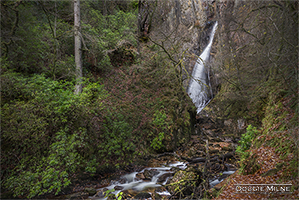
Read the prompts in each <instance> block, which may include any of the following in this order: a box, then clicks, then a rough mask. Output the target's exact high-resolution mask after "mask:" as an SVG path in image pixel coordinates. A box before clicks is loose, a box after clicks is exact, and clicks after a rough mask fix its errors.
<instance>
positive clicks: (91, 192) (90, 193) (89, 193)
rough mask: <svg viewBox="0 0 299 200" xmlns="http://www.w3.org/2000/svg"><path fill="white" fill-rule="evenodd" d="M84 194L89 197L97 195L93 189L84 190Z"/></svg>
mask: <svg viewBox="0 0 299 200" xmlns="http://www.w3.org/2000/svg"><path fill="white" fill-rule="evenodd" d="M84 192H86V193H88V195H89V196H93V195H95V194H96V193H97V191H96V189H95V188H85V189H84Z"/></svg>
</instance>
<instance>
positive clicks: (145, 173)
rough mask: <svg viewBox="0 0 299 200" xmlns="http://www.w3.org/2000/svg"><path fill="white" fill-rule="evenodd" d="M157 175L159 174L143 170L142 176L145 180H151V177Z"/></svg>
mask: <svg viewBox="0 0 299 200" xmlns="http://www.w3.org/2000/svg"><path fill="white" fill-rule="evenodd" d="M157 174H159V172H157V171H154V170H147V169H146V170H144V172H143V175H144V177H145V179H146V180H151V179H152V178H153V176H155V175H157Z"/></svg>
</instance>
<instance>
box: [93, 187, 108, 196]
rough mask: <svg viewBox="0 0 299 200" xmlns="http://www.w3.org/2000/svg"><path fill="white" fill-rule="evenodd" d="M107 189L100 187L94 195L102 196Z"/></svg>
mask: <svg viewBox="0 0 299 200" xmlns="http://www.w3.org/2000/svg"><path fill="white" fill-rule="evenodd" d="M107 190H108V189H107V188H101V189H99V190H98V192H97V193H96V195H95V197H98V198H104V197H105V195H106V193H105V192H106V191H107Z"/></svg>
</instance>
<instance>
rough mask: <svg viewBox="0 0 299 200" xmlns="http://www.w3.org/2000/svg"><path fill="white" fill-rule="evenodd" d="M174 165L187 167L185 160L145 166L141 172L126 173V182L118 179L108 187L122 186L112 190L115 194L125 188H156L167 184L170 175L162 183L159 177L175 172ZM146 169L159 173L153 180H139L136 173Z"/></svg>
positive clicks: (139, 189)
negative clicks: (156, 165) (119, 188)
mask: <svg viewBox="0 0 299 200" xmlns="http://www.w3.org/2000/svg"><path fill="white" fill-rule="evenodd" d="M172 167H177V168H180V169H182V170H184V169H186V168H187V166H186V163H183V162H175V163H172V164H169V165H167V166H162V167H150V168H145V169H143V170H142V171H140V172H133V173H131V174H126V175H124V176H123V177H122V178H124V179H125V180H126V183H120V182H118V181H114V182H113V183H112V184H110V185H109V186H108V187H106V188H107V189H108V190H111V189H113V188H115V187H116V186H120V187H122V190H115V191H114V192H112V193H113V194H115V195H117V194H118V193H119V192H121V191H124V190H129V189H132V190H136V191H142V190H145V189H146V188H155V187H160V186H162V185H165V184H166V183H167V180H168V179H169V177H168V178H167V179H166V181H164V182H163V183H162V185H161V184H158V183H157V182H158V180H159V178H160V177H161V176H162V175H163V174H166V173H173V172H172V171H170V170H171V168H172ZM145 170H154V171H157V172H159V173H158V174H157V175H154V176H153V177H152V180H151V181H149V182H146V181H143V180H139V179H138V178H137V177H136V175H137V174H139V173H143V172H144V171H145ZM160 195H170V193H169V192H168V191H164V192H161V193H160ZM90 198H91V199H93V198H94V197H90ZM97 199H101V198H97ZM102 199H107V198H102Z"/></svg>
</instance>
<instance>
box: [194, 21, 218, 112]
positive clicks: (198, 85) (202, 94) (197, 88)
mask: <svg viewBox="0 0 299 200" xmlns="http://www.w3.org/2000/svg"><path fill="white" fill-rule="evenodd" d="M217 25H218V22H216V23H215V24H214V26H213V29H212V32H211V34H210V40H209V43H208V45H207V47H206V48H205V50H204V51H203V52H202V54H201V55H200V56H199V58H198V59H197V61H196V64H195V66H194V68H193V71H192V78H191V80H190V83H189V87H188V94H189V96H190V98H191V99H192V101H193V103H194V104H195V106H196V108H197V113H199V112H200V111H201V110H202V109H203V108H204V107H205V106H206V105H207V103H208V102H209V97H208V93H209V90H208V88H209V87H210V85H209V81H208V80H207V72H206V69H205V66H204V65H205V64H206V63H207V61H208V60H209V57H210V51H211V47H212V43H213V38H214V34H215V31H216V28H217Z"/></svg>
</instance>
